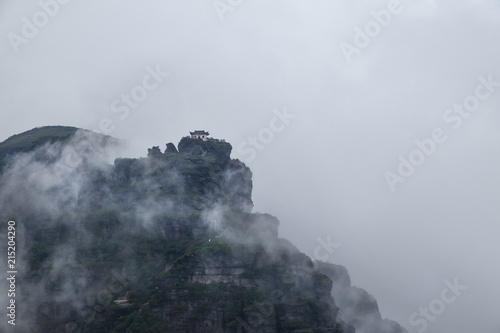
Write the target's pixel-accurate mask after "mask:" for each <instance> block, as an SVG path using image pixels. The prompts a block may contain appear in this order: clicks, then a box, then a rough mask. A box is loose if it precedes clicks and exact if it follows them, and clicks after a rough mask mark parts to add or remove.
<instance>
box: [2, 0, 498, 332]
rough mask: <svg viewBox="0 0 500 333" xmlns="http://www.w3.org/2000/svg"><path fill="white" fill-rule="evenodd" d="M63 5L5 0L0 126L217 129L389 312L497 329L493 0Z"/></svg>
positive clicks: (261, 208)
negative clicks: (48, 7)
mask: <svg viewBox="0 0 500 333" xmlns="http://www.w3.org/2000/svg"><path fill="white" fill-rule="evenodd" d="M42 2H43V1H42ZM44 3H45V2H44ZM221 3H222V5H221ZM58 4H59V5H58V6H57V10H56V7H53V8H52V14H53V15H47V17H48V19H47V22H44V21H43V20H42V21H40V22H41V23H39V25H40V27H38V28H37V29H35V30H36V32H34V31H31V34H30V31H29V30H30V29H29V28H26V27H24V26H25V25H26V24H27V23H26V20H27V21H29V22H34V21H35V20H34V15H35V16H36V14H37V13H38V12H40V11H42V10H43V9H42V7H41V5H40V4H39V3H15V2H6V1H4V2H0V21H1V22H2V25H1V26H0V35H2V36H5V38H2V39H1V42H0V43H1V47H0V59H1V60H2V61H1V62H0V67H1V72H2V74H3V75H2V76H1V77H0V91H1V93H0V140H2V141H3V140H5V139H7V138H8V137H9V136H11V135H13V134H16V133H20V132H24V131H26V130H28V129H31V128H33V127H38V126H43V125H70V126H77V127H81V128H85V129H90V130H94V131H98V132H102V133H103V134H108V135H111V136H113V137H117V138H119V139H124V140H126V141H127V142H128V144H129V146H128V147H130V148H129V150H128V151H127V152H123V153H120V154H119V155H117V156H113V157H131V156H132V157H139V156H144V152H145V151H146V149H147V148H148V147H151V146H156V145H158V146H161V147H162V148H163V147H164V145H165V143H167V142H170V141H172V142H174V143H176V144H177V142H178V140H180V138H181V137H183V136H185V135H187V134H188V133H189V131H192V130H195V129H205V130H208V131H210V134H211V136H213V137H215V138H221V139H222V138H224V139H225V140H226V141H228V142H230V143H231V144H232V145H233V152H232V157H233V158H238V159H240V160H241V161H242V162H244V163H246V164H247V165H248V166H249V167H250V169H251V170H252V172H253V203H254V208H253V211H254V212H262V213H270V214H272V215H274V216H276V217H278V218H279V220H280V229H279V233H280V234H279V235H280V237H283V238H286V239H288V240H290V241H291V242H292V243H293V244H295V245H297V247H298V248H299V249H300V250H302V251H304V252H305V253H306V254H308V255H309V256H310V257H311V258H313V259H323V258H324V259H325V260H327V261H330V262H333V263H336V264H341V265H343V266H345V267H346V268H347V269H348V270H349V273H350V276H351V280H352V283H353V284H354V285H356V286H359V287H361V288H363V289H366V290H367V291H368V292H370V293H371V294H372V295H373V296H374V297H375V298H376V300H377V301H378V304H379V307H380V310H381V312H382V315H383V317H388V318H391V319H393V320H396V321H398V322H399V323H400V324H401V325H403V326H405V327H406V328H407V329H408V331H409V332H419V330H422V329H423V327H424V324H422V320H423V318H425V317H424V316H422V315H420V308H431V316H432V317H434V319H432V320H430V319H425V320H424V321H425V322H426V325H427V326H426V328H425V329H424V331H428V332H458V333H462V332H470V331H477V332H492V333H497V332H499V331H500V320H499V319H498V318H497V316H496V313H495V310H496V309H498V308H499V306H500V300H498V297H496V295H497V294H498V293H499V292H500V287H498V284H497V283H496V281H497V280H498V277H499V275H500V269H498V268H497V267H496V266H497V265H495V263H494V262H493V259H491V258H492V256H494V254H495V253H499V251H500V245H499V244H500V242H499V238H500V237H499V227H498V221H499V216H500V212H499V210H498V208H497V202H498V199H499V196H500V195H499V191H498V189H499V188H500V187H499V185H500V177H499V176H498V173H497V172H496V171H497V170H498V167H499V165H500V157H499V156H498V155H497V154H495V153H494V152H495V149H498V144H499V142H500V141H499V134H498V131H497V129H498V123H499V122H500V116H499V115H498V108H499V103H500V86H499V83H498V82H500V65H499V63H498V59H499V58H500V57H499V56H500V44H498V43H497V41H498V40H499V34H500V29H499V28H500V27H499V25H500V4H499V2H498V1H493V0H478V1H466V0H460V1H451V0H445V1H441V2H437V1H432V0H425V1H419V2H409V1H400V2H395V1H358V2H355V3H352V2H348V1H340V2H332V1H322V0H318V1H313V2H308V3H303V2H300V1H293V0H292V1H281V0H279V1H275V2H273V3H268V2H265V1H253V2H249V1H232V2H231V1H215V2H213V1H169V2H164V1H149V2H147V3H144V2H140V1H137V0H135V1H133V0H120V1H118V0H115V1H107V2H106V3H102V2H98V1H86V2H81V1H68V2H67V3H65V2H63V1H61V2H58ZM382 11H384V13H390V18H387V17H386V18H385V21H381V22H385V23H384V24H382V23H379V24H378V27H379V28H380V31H378V30H374V31H375V32H374V31H373V30H372V31H371V32H370V33H371V35H372V36H373V37H371V36H369V35H367V34H366V32H365V35H366V37H364V38H363V36H361V35H362V34H363V33H361V34H360V33H359V31H362V32H363V31H366V30H364V29H365V28H366V27H367V26H368V27H369V26H370V24H371V25H372V26H376V24H375V25H374V24H373V23H370V22H377V21H376V19H375V17H379V19H380V20H383V18H380V15H381V14H380V13H381V12H382ZM373 13H375V14H373ZM374 15H375V16H374ZM24 18H26V20H24ZM42 19H43V17H42ZM377 31H378V32H377ZM23 33H24V34H23ZM13 34H15V35H17V36H18V37H16V36H14V35H13ZM360 36H361V37H360ZM356 42H357V44H356ZM346 44H349V45H350V46H346ZM354 48H355V49H356V50H357V51H353V50H354ZM346 50H347V51H346ZM349 50H351V52H350V51H349ZM484 81H486V82H489V84H485V83H484ZM478 87H480V88H479V89H478ZM127 96H129V97H128V99H127ZM476 100H477V105H476V104H474V103H476ZM456 105H458V106H459V107H460V106H462V111H458V110H459V109H458V108H456ZM469 110H470V111H469ZM436 130H438V132H436ZM436 133H437V134H436ZM445 137H446V139H445ZM429 140H432V142H433V143H430V141H429ZM416 141H417V142H419V143H416ZM421 147H424V148H421ZM418 151H420V153H419V152H418ZM410 160H412V161H413V162H415V163H412V162H411V161H410ZM405 161H406V162H405ZM408 163H409V164H408ZM402 165H405V166H402ZM401 171H403V172H401ZM388 173H391V174H392V176H389V177H392V178H390V179H392V180H394V179H396V181H394V182H393V183H392V185H391V182H390V181H388V178H387V177H388V176H387V174H388ZM402 174H404V175H402ZM50 177H51V176H50V174H48V175H47V178H44V182H45V184H46V186H49V187H50V184H51V182H53V181H54V180H53V179H52V178H50ZM394 177H396V178H394ZM397 177H399V178H397ZM401 180H403V181H401ZM72 184H74V183H72ZM76 184H79V183H78V182H77V183H76ZM78 190H79V188H73V189H68V193H77V191H78ZM72 191H73V192H72ZM75 191H76V192H75ZM69 198H71V196H70V197H69ZM42 199H43V198H41V200H42ZM37 202H38V203H39V204H40V209H42V210H46V209H49V207H53V206H52V205H54V203H53V202H43V201H37ZM60 204H61V205H64V204H66V203H60ZM54 209H55V208H54ZM328 239H330V241H331V242H333V243H335V244H338V246H337V247H335V249H334V251H332V252H330V251H328V250H325V248H324V246H323V245H324V244H325V243H328ZM319 257H321V258H319ZM455 279H457V281H458V283H459V285H462V286H466V289H465V290H463V291H461V293H460V295H458V296H457V295H455V294H453V293H444V295H446V297H447V298H446V297H445V298H446V299H450V298H451V297H452V296H455V297H456V299H454V300H453V301H452V302H451V301H450V302H449V303H447V302H445V301H442V300H441V298H442V295H443V291H444V290H445V289H446V288H448V289H449V287H448V284H447V282H449V283H452V284H453V283H454V281H455ZM436 300H437V301H436ZM439 300H441V303H440V301H439ZM441 304H444V306H445V308H444V309H443V308H441V306H440V305H441ZM433 307H434V310H435V311H434V312H435V313H437V312H439V315H433V314H432V308H433ZM414 314H417V316H415V315H414ZM412 316H413V322H414V323H415V321H418V320H420V322H419V323H420V324H413V325H412V324H411V322H410V320H411V319H410V318H412Z"/></svg>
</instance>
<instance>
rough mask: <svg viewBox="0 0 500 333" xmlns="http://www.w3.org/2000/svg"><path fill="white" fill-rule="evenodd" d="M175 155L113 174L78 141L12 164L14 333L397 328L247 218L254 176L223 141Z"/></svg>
mask: <svg viewBox="0 0 500 333" xmlns="http://www.w3.org/2000/svg"><path fill="white" fill-rule="evenodd" d="M89 143H92V145H91V147H92V149H88V148H89ZM178 147H179V150H178V151H177V149H176V148H175V146H174V145H173V144H171V143H169V144H167V149H166V151H165V152H164V153H162V152H161V150H160V149H159V147H153V148H151V149H149V153H148V157H146V158H138V159H130V158H119V159H116V160H115V161H114V163H113V164H112V165H110V164H108V163H106V162H105V160H106V159H104V158H102V155H103V154H104V152H105V149H104V148H105V147H104V144H103V142H102V141H100V140H96V138H95V137H94V135H93V134H89V133H87V132H85V133H83V134H82V133H81V132H77V134H75V136H74V137H72V138H71V139H68V140H67V141H65V142H59V143H58V142H54V143H52V144H49V145H43V146H37V147H33V150H31V151H29V150H24V151H23V153H22V154H18V155H15V156H14V157H13V158H12V159H11V162H10V163H9V165H8V167H7V168H6V170H4V172H3V173H2V174H1V175H0V205H1V206H2V208H3V209H2V211H1V212H0V218H1V219H2V220H8V219H10V220H15V221H16V223H17V225H19V226H21V228H22V232H20V234H19V244H20V248H21V249H22V260H20V264H19V265H20V266H21V267H22V271H23V272H24V274H23V276H22V277H20V280H19V284H20V285H21V286H23V287H22V288H25V289H24V290H30V292H29V293H28V292H24V293H21V296H20V297H19V304H29V305H30V306H29V307H25V308H20V309H19V311H20V315H19V318H20V319H19V324H18V325H16V328H17V331H18V332H44V333H45V332H186V333H188V332H189V333H191V332H193V333H194V332H332V333H333V332H335V333H347V332H349V333H352V332H355V329H356V332H371V333H372V332H380V333H386V332H387V333H389V332H390V333H396V332H404V331H403V330H399V327H397V326H396V325H395V324H394V325H393V323H391V322H385V321H383V320H382V318H381V316H380V313H379V311H378V307H377V305H376V302H375V301H374V300H373V299H372V298H371V297H370V296H369V295H368V294H366V292H364V291H360V290H359V289H356V288H353V287H351V285H350V281H349V278H348V275H347V272H344V271H343V270H342V269H341V268H339V266H335V265H329V264H325V263H316V262H313V261H311V259H310V258H309V257H307V256H306V255H304V254H303V253H301V252H300V251H298V250H297V249H296V248H295V247H294V246H293V245H292V244H291V243H289V242H288V241H286V240H284V239H280V238H279V237H278V226H279V221H278V220H277V219H276V218H275V217H273V216H271V215H268V214H256V213H251V210H252V206H253V204H252V199H251V191H252V178H251V177H252V174H251V171H250V170H249V169H248V167H246V166H245V165H244V164H243V163H242V162H240V161H238V160H233V159H231V158H230V153H231V145H230V144H229V143H226V142H222V141H215V140H211V141H206V142H205V141H201V140H194V139H189V138H183V139H182V140H181V142H180V143H179V145H178ZM68 151H72V152H76V154H77V157H78V158H76V159H75V158H68ZM40 156H50V157H51V158H49V159H43V158H42V159H40ZM68 160H71V161H73V163H71V164H70V165H69V166H68V163H64V162H67V161H68ZM75 161H76V162H75ZM63 166H64V167H63ZM0 305H2V306H3V304H0ZM21 318H22V319H21Z"/></svg>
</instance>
